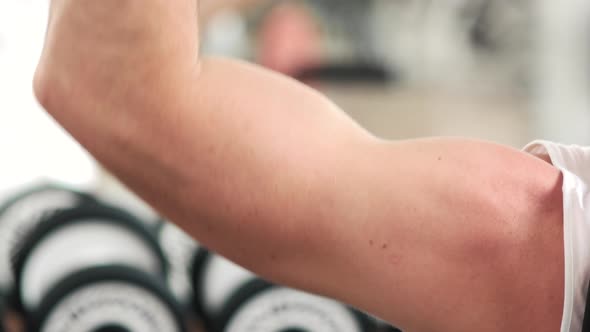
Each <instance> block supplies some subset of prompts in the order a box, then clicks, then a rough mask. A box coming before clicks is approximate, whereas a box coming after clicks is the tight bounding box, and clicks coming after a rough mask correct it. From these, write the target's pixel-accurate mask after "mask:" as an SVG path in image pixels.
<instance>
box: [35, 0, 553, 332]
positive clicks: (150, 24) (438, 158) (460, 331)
mask: <svg viewBox="0 0 590 332" xmlns="http://www.w3.org/2000/svg"><path fill="white" fill-rule="evenodd" d="M196 17H197V3H196V2H195V1H194V0H176V1H169V0H101V1H95V0H54V1H53V2H52V8H51V20H50V26H49V32H48V34H47V40H46V44H45V49H44V53H43V56H42V59H41V61H40V63H39V66H38V70H37V73H36V78H35V91H36V94H37V97H38V98H39V100H40V102H41V103H42V104H43V105H44V107H45V108H46V109H47V111H48V112H49V113H50V114H51V115H52V116H53V117H55V119H57V121H58V122H59V123H60V124H61V125H63V126H64V127H65V128H66V129H67V130H68V131H69V132H70V133H71V134H72V135H73V136H74V137H75V138H76V139H77V140H78V141H80V143H81V144H83V145H84V146H85V147H86V148H87V149H88V150H89V151H90V152H91V153H92V154H93V155H94V156H95V157H96V158H97V159H98V160H99V161H100V162H101V163H103V164H104V165H105V166H106V167H108V168H109V169H110V170H111V171H112V172H113V173H114V174H116V175H117V176H119V177H120V178H121V179H122V180H123V181H124V182H125V183H126V184H127V185H129V186H130V187H131V188H133V189H134V190H135V191H136V192H137V193H138V194H139V195H141V196H142V197H143V198H144V199H146V200H147V201H148V202H149V203H151V204H153V205H154V207H156V208H157V209H158V210H159V211H160V212H161V213H163V214H165V215H166V216H167V217H169V218H171V219H172V220H174V221H175V222H176V223H178V224H179V225H180V226H181V227H183V228H184V229H185V230H187V231H188V232H190V234H192V235H193V236H195V238H197V239H198V240H199V241H201V242H202V243H204V244H205V245H207V246H209V247H210V248H212V249H214V250H216V251H218V252H220V253H222V254H224V255H226V256H227V257H229V258H231V259H232V260H234V261H236V262H238V263H239V264H241V265H244V266H245V267H247V268H249V269H251V270H254V271H255V272H257V273H259V274H261V275H263V276H265V277H267V278H270V279H272V280H274V281H277V282H280V283H284V284H287V285H290V286H295V287H300V288H303V289H306V290H309V291H313V292H317V293H321V294H324V295H328V296H331V297H334V298H336V299H339V300H342V301H345V302H348V303H350V304H352V305H354V306H357V307H359V308H361V309H364V310H366V311H369V312H371V313H374V314H376V315H378V316H380V317H383V318H384V319H386V320H388V321H391V322H392V323H394V324H395V325H397V326H399V327H400V328H402V329H403V330H404V331H410V332H472V331H479V332H497V331H537V332H555V331H559V326H560V321H561V314H562V306H563V283H564V281H563V231H562V196H561V195H562V194H561V175H560V173H559V172H558V171H557V170H556V169H555V168H554V167H552V166H551V165H550V164H549V163H547V162H545V161H543V160H541V159H538V158H535V157H532V156H529V155H526V154H523V153H521V152H519V151H517V150H514V149H511V148H507V147H503V146H499V145H496V144H492V143H487V142H480V141H474V140H464V139H451V138H436V139H421V140H409V141H398V142H390V141H384V140H381V139H379V138H376V137H374V136H372V135H371V134H369V133H368V132H367V131H365V130H364V129H362V128H360V127H359V126H358V125H356V124H355V123H354V122H353V121H352V120H351V119H349V118H348V117H347V116H346V115H345V114H344V113H343V112H341V111H340V110H339V109H338V108H337V107H336V106H334V105H333V104H332V103H331V102H330V101H328V100H327V99H325V98H324V97H322V96H321V95H319V94H318V93H317V92H314V91H313V90H311V89H309V88H307V87H305V86H302V85H300V84H298V83H297V82H295V81H292V80H290V79H288V78H285V77H282V76H280V75H278V74H274V73H272V72H269V71H266V70H264V69H261V68H258V67H256V66H253V65H250V64H246V63H242V62H239V61H234V60H228V59H219V58H199V56H198V44H199V40H198V24H197V19H196Z"/></svg>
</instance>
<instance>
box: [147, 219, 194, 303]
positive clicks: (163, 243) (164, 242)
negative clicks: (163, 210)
mask: <svg viewBox="0 0 590 332" xmlns="http://www.w3.org/2000/svg"><path fill="white" fill-rule="evenodd" d="M157 236H158V243H159V244H160V248H162V251H163V252H164V256H165V257H166V261H167V263H168V275H167V284H168V288H169V289H170V291H171V292H172V294H173V295H174V297H175V298H176V300H177V302H178V303H179V304H180V305H181V307H182V308H183V309H185V310H187V311H189V310H190V309H191V307H192V305H193V299H194V293H193V286H192V283H191V276H190V275H191V270H192V268H191V266H192V263H193V261H194V256H195V255H196V253H197V251H198V248H199V245H198V243H197V242H196V241H195V240H194V239H193V238H192V237H191V236H189V235H188V234H186V233H185V232H184V231H183V230H181V229H180V228H178V227H177V226H176V225H174V224H172V223H170V222H167V221H161V222H160V224H159V225H158V228H157Z"/></svg>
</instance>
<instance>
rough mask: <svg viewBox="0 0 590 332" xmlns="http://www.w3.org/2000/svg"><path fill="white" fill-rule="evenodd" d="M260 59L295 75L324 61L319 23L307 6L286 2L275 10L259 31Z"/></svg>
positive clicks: (260, 61) (279, 69) (265, 64)
mask: <svg viewBox="0 0 590 332" xmlns="http://www.w3.org/2000/svg"><path fill="white" fill-rule="evenodd" d="M258 41H259V45H258V46H259V47H258V49H259V51H258V59H257V60H258V62H259V63H260V64H262V65H263V66H265V67H267V68H270V69H272V70H275V71H278V72H281V73H283V74H286V75H289V76H293V75H296V74H297V73H299V72H301V71H303V70H305V69H307V68H310V67H315V66H317V65H319V64H320V62H321V53H322V50H321V35H320V31H319V26H318V24H317V22H316V21H315V20H314V18H313V16H312V15H311V13H310V11H309V10H308V9H307V8H305V6H303V5H300V4H296V3H292V2H285V3H282V4H279V5H277V6H276V7H275V8H273V9H272V10H271V12H270V13H269V14H268V15H267V17H266V18H265V20H264V21H263V23H262V25H261V28H260V31H259V40H258Z"/></svg>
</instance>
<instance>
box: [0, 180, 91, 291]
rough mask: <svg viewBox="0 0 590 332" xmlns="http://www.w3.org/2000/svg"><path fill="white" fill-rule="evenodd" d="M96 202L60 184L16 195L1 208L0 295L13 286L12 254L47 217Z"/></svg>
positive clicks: (34, 188) (45, 185) (43, 186)
mask: <svg viewBox="0 0 590 332" xmlns="http://www.w3.org/2000/svg"><path fill="white" fill-rule="evenodd" d="M89 202H94V200H93V199H92V197H91V196H90V195H88V194H85V193H82V192H78V191H74V190H71V189H68V188H66V187H63V186H60V185H57V184H43V185H39V186H34V187H31V188H28V189H26V190H23V191H21V192H19V193H18V194H15V195H13V196H12V197H10V198H9V199H8V200H6V201H5V202H4V204H2V206H1V207H0V292H4V293H5V294H9V293H11V292H12V290H13V289H12V288H13V286H14V276H13V274H12V270H11V268H10V255H11V251H12V250H13V248H14V247H15V246H18V243H19V242H20V241H21V240H22V237H23V236H24V234H26V233H28V232H29V231H30V230H31V229H32V228H34V227H35V225H36V224H37V223H39V222H40V220H41V219H42V218H43V216H44V215H46V214H48V213H53V212H54V211H55V210H59V209H66V208H71V207H75V206H80V205H84V204H87V203H89Z"/></svg>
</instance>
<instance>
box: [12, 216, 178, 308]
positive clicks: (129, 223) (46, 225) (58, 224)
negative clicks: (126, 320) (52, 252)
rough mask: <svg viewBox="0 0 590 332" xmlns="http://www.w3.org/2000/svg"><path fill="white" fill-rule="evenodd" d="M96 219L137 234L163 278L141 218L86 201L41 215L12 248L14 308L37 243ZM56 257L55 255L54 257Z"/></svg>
mask: <svg viewBox="0 0 590 332" xmlns="http://www.w3.org/2000/svg"><path fill="white" fill-rule="evenodd" d="M96 219H100V220H101V221H104V222H105V223H108V222H111V223H113V224H116V225H117V226H118V227H124V228H126V229H127V230H129V231H131V232H133V233H134V234H137V235H138V236H139V238H140V239H141V240H142V241H143V242H144V243H145V244H146V246H147V247H149V248H151V251H152V253H154V255H155V258H156V259H157V260H158V261H160V272H159V277H161V278H162V279H163V280H164V279H165V277H166V274H167V266H166V260H165V257H164V253H163V252H162V250H161V248H160V247H159V245H158V243H157V240H156V238H155V237H154V234H153V233H152V232H151V231H150V230H148V229H147V228H146V227H145V226H144V225H143V224H142V223H141V221H138V220H137V219H136V218H135V217H134V216H133V215H131V214H129V213H127V212H125V211H123V210H120V209H118V208H114V207H109V206H105V205H102V204H87V205H85V206H80V207H76V208H72V209H68V210H62V211H58V212H56V213H54V214H52V215H49V216H47V217H46V218H44V219H43V220H42V221H41V222H40V223H39V224H38V225H37V226H36V227H35V229H33V230H32V231H31V232H30V233H28V234H27V235H26V236H25V238H24V239H23V241H22V242H21V245H20V247H17V248H15V252H14V253H13V260H12V268H13V271H14V275H15V279H16V280H15V293H16V297H15V300H16V308H17V309H18V310H20V311H24V307H23V302H22V299H23V298H22V295H23V294H22V289H21V288H22V285H21V282H22V279H23V269H24V266H25V264H26V262H27V259H28V258H29V257H30V256H31V255H33V254H34V252H35V250H36V249H37V245H38V244H39V243H40V242H41V241H42V240H43V239H44V238H45V237H46V236H48V235H50V234H51V233H53V232H56V231H59V230H61V229H63V228H65V227H67V226H69V225H73V224H78V223H84V222H91V221H92V222H93V221H94V220H96ZM73 249H74V248H73ZM56 259H59V257H56Z"/></svg>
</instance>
